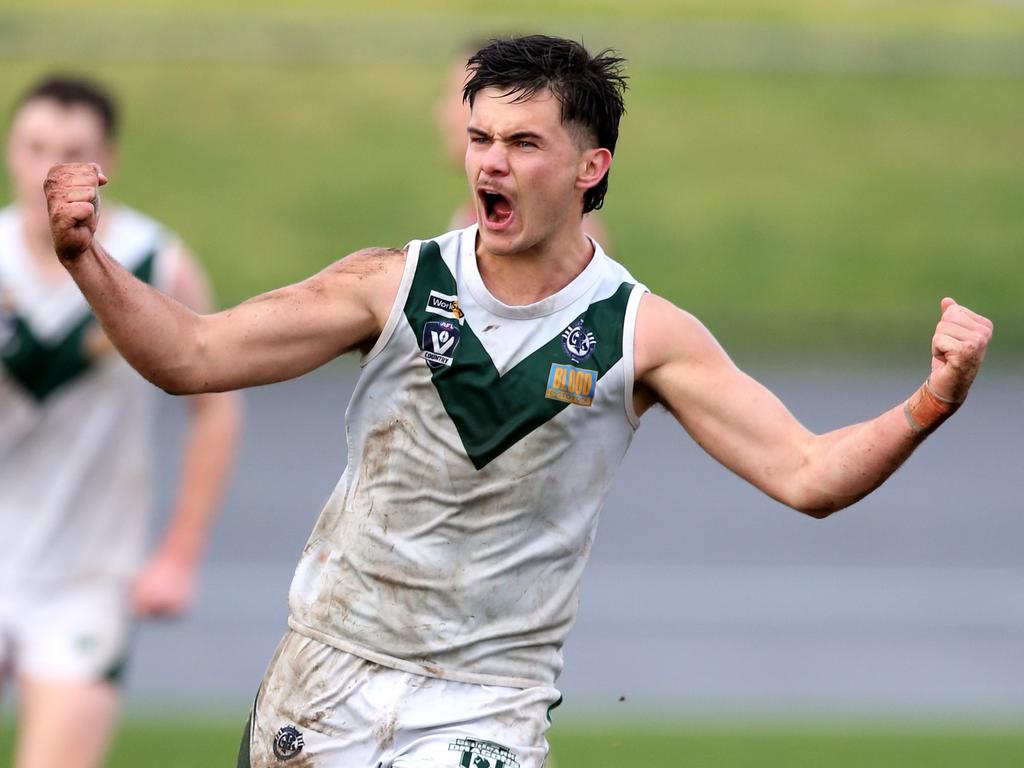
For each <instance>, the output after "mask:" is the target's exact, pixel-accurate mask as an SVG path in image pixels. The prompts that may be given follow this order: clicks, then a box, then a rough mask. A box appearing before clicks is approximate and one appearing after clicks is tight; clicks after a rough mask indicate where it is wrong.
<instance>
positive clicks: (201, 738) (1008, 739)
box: [0, 721, 1024, 768]
mask: <svg viewBox="0 0 1024 768" xmlns="http://www.w3.org/2000/svg"><path fill="white" fill-rule="evenodd" d="M240 734H241V726H237V725H235V724H225V723H223V722H216V723H206V724H191V723H187V724H174V723H172V724H155V723H150V724H145V723H142V722H137V721H133V722H130V723H129V724H128V725H127V726H125V727H124V729H123V730H122V733H121V735H120V737H119V739H118V741H117V744H116V746H115V748H114V751H113V754H112V755H111V758H110V761H109V763H108V765H107V768H137V767H138V766H145V767H146V768H199V767H201V768H215V767H217V766H222V767H223V768H227V767H228V766H233V765H234V764H235V756H236V754H237V748H238V740H239V738H240ZM549 738H550V742H551V745H552V751H553V754H554V755H556V757H557V760H558V766H559V768H627V767H629V768H638V767H639V766H652V767H653V766H659V767H660V766H666V767H667V768H675V767H676V766H691V767H692V768H865V766H870V768H904V767H905V766H929V768H965V766H970V768H1018V767H1019V766H1020V765H1021V764H1024V730H1010V729H998V728H996V729H986V728H976V729H970V728H964V727H956V728H941V729H940V728H927V727H905V728H899V727H879V726H852V727H848V728H840V727H814V726H810V727H797V726H779V725H772V726H767V725H740V726H736V727H728V726H725V725H707V726H700V725H694V724H690V725H683V726H669V725H664V724H662V725H651V726H643V725H628V724H627V725H624V724H619V725H614V726H597V725H591V726H583V725H564V726H562V725H558V724H557V722H556V725H555V726H554V728H553V729H552V731H551V732H550V734H549ZM11 739H12V732H11V729H10V727H4V728H0V755H7V754H9V753H10V749H11V747H12V743H11Z"/></svg>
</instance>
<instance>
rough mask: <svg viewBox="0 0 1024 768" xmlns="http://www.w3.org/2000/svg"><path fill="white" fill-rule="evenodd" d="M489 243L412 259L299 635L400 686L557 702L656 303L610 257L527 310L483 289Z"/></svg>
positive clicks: (305, 584)
mask: <svg viewBox="0 0 1024 768" xmlns="http://www.w3.org/2000/svg"><path fill="white" fill-rule="evenodd" d="M475 243H476V225H474V226H472V227H469V228H468V229H465V230H461V231H456V232H451V233H448V234H446V235H443V236H441V237H438V238H436V239H434V240H431V241H414V242H412V243H411V244H410V245H409V248H408V257H407V260H406V266H405V272H404V274H403V278H402V281H401V287H400V288H399V291H398V296H397V298H396V301H395V305H394V307H393V309H392V312H391V315H390V317H389V319H388V321H387V323H386V325H385V327H384V330H383V332H382V334H381V336H380V338H379V339H378V341H377V343H376V344H375V346H374V347H373V349H372V350H371V351H370V352H369V353H368V354H367V355H366V357H365V358H364V359H363V361H362V363H363V371H362V374H361V376H360V378H359V381H358V383H357V385H356V390H355V392H354V394H353V396H352V401H351V403H350V404H349V407H348V411H347V414H346V434H347V438H348V446H349V448H348V451H349V453H348V465H347V467H346V469H345V472H344V474H343V475H342V477H341V479H340V481H339V482H338V485H337V487H336V488H335V490H334V492H333V494H332V495H331V497H330V499H329V500H328V502H327V504H326V506H325V508H324V510H323V512H322V514H321V516H320V519H319V521H318V522H317V524H316V527H315V528H314V530H313V533H312V535H311V536H310V539H309V542H308V544H307V546H306V548H305V550H304V551H303V554H302V558H301V560H300V562H299V566H298V568H297V570H296V574H295V578H294V580H293V582H292V587H291V593H290V614H291V615H290V619H289V623H290V625H291V627H292V628H293V629H294V630H295V631H297V632H300V633H303V634H306V635H308V636H309V637H313V638H315V639H318V640H321V641H322V642H325V643H328V644H331V645H334V646H335V647H338V648H340V649H342V650H345V651H348V652H350V653H353V654H356V655H358V656H362V657H363V658H366V659H369V660H371V661H375V662H377V663H380V664H383V665H387V666H391V667H394V668H397V669H403V670H407V671H411V672H416V673H420V674H425V675H428V676H434V677H443V678H447V679H452V680H459V681H463V682H469V683H482V684H493V685H506V686H516V687H528V686H531V685H537V684H551V683H552V682H553V681H554V680H555V678H556V677H557V676H558V673H559V672H560V671H561V667H562V658H561V647H562V643H563V641H564V640H565V637H566V633H567V632H568V631H569V628H570V627H571V625H572V624H573V621H574V620H575V616H576V609H577V604H578V601H579V583H580V576H581V573H582V570H583V567H584V564H585V563H586V560H587V557H588V555H589V553H590V547H591V543H592V541H593V538H594V533H595V529H596V527H597V520H598V512H599V510H600V507H601V504H602V501H603V499H604V496H605V494H606V492H607V490H608V486H609V483H610V482H611V478H612V474H613V472H614V471H615V469H616V467H617V466H618V465H619V463H620V461H621V459H622V457H623V455H624V453H625V451H626V448H627V447H628V445H629V443H630V441H631V439H632V437H633V433H634V431H635V428H636V425H637V418H636V414H635V412H634V411H633V403H632V389H633V382H632V376H633V328H634V323H635V318H636V311H637V306H638V304H639V300H640V296H641V295H642V293H643V291H644V290H645V289H644V288H643V287H642V286H639V285H637V284H636V283H635V281H634V280H633V279H632V278H631V277H630V275H629V274H628V273H627V272H626V270H625V269H624V268H623V267H621V266H620V265H619V264H617V263H615V262H614V261H612V260H611V259H610V258H608V257H607V256H606V255H605V254H604V252H603V251H602V250H601V249H600V247H596V252H595V254H594V257H593V259H592V260H591V261H590V263H589V265H588V266H587V267H586V268H585V269H584V270H583V272H582V273H581V274H580V275H579V276H578V277H577V278H576V279H575V280H573V281H572V282H571V283H570V284H569V285H567V286H565V288H563V289H562V290H560V291H559V292H558V293H556V294H554V295H553V296H550V297H548V298H546V299H543V300H542V301H539V302H537V303H535V304H530V305H525V306H508V305H505V304H503V303H502V302H500V301H498V300H497V299H496V298H495V297H494V296H493V295H491V293H490V292H489V291H488V290H487V288H486V287H485V285H484V283H483V281H482V280H481V277H480V274H479V272H478V269H477V261H476V254H475Z"/></svg>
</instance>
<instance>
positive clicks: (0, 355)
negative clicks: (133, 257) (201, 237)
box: [0, 252, 156, 402]
mask: <svg viewBox="0 0 1024 768" xmlns="http://www.w3.org/2000/svg"><path fill="white" fill-rule="evenodd" d="M155 259H156V253H155V252H154V253H150V254H148V255H147V256H146V257H145V258H143V259H142V261H141V262H139V264H138V266H136V267H135V269H134V270H132V272H133V274H134V275H135V276H136V277H137V278H139V279H140V280H142V281H143V282H146V283H151V282H152V279H153V262H154V261H155ZM8 322H9V323H10V335H9V338H8V339H7V343H6V344H4V346H3V349H0V364H2V365H3V367H4V369H6V371H7V374H8V375H9V376H10V377H11V378H12V379H13V380H14V381H16V382H17V383H18V384H19V385H21V387H22V388H23V389H24V390H25V391H26V392H27V393H28V394H30V395H31V396H32V397H33V398H34V399H35V400H36V401H37V402H42V401H43V400H45V399H46V398H47V397H49V396H50V395H51V394H53V393H54V392H55V391H56V390H57V389H59V388H60V387H62V386H64V385H65V384H67V383H68V382H70V381H73V380H74V379H75V378H77V377H78V376H80V375H81V374H83V373H85V372H86V371H87V370H89V368H91V367H92V364H93V362H94V361H95V358H94V356H93V355H92V354H91V353H90V351H89V345H88V337H89V333H90V330H92V329H94V328H96V327H97V323H96V318H95V317H93V314H92V312H91V311H89V310H88V308H86V310H85V312H84V315H83V317H82V319H81V320H79V321H78V322H77V323H76V324H75V326H74V327H73V328H72V329H71V330H70V331H69V332H68V333H66V334H65V335H64V336H63V337H62V338H60V339H56V340H54V341H49V340H43V339H40V338H39V337H37V336H36V335H35V334H34V333H33V332H32V329H31V328H30V327H29V325H28V323H27V322H26V321H25V319H24V318H23V317H20V316H18V315H17V314H15V315H14V316H13V317H11V318H9V320H8Z"/></svg>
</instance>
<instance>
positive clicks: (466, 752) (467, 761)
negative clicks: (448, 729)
mask: <svg viewBox="0 0 1024 768" xmlns="http://www.w3.org/2000/svg"><path fill="white" fill-rule="evenodd" d="M448 751H449V752H461V753H462V757H461V759H460V760H459V762H458V763H457V765H458V766H459V768H519V760H518V759H517V758H516V756H515V753H514V752H512V750H510V749H509V748H508V747H503V746H501V744H495V743H494V742H493V741H480V740H479V739H456V740H455V741H454V742H452V743H451V744H449V745H448Z"/></svg>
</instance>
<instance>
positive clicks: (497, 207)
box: [477, 189, 514, 227]
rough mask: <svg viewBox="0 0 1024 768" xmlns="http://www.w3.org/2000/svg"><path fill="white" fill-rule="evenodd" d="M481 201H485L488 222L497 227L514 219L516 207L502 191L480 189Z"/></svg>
mask: <svg viewBox="0 0 1024 768" xmlns="http://www.w3.org/2000/svg"><path fill="white" fill-rule="evenodd" d="M477 194H479V195H480V201H481V202H482V203H483V209H484V217H485V218H486V219H487V223H488V224H491V225H493V226H495V227H501V226H503V225H505V224H508V223H509V222H510V221H511V220H512V214H513V212H514V209H513V207H512V201H511V200H509V199H508V198H507V197H505V195H503V194H501V193H500V192H490V191H487V190H483V189H481V190H479V191H478V193H477Z"/></svg>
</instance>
